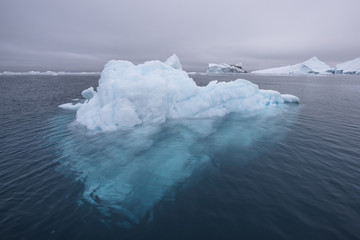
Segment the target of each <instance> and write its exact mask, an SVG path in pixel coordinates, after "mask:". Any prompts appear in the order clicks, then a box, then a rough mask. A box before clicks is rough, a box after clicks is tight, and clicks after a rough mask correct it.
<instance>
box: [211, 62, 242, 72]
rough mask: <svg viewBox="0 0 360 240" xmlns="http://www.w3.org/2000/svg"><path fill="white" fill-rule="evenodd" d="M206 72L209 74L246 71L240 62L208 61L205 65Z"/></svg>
mask: <svg viewBox="0 0 360 240" xmlns="http://www.w3.org/2000/svg"><path fill="white" fill-rule="evenodd" d="M206 73H209V74H226V73H246V71H245V70H243V66H242V64H241V63H237V64H228V63H220V64H217V63H209V64H208V65H207V67H206Z"/></svg>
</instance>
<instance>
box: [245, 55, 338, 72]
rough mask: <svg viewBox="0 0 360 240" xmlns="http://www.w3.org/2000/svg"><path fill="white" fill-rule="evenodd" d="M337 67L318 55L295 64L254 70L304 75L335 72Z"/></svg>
mask: <svg viewBox="0 0 360 240" xmlns="http://www.w3.org/2000/svg"><path fill="white" fill-rule="evenodd" d="M335 71H336V70H335V68H331V67H330V66H329V65H327V64H326V63H324V62H322V61H320V60H319V59H318V58H317V57H312V58H310V59H309V60H307V61H305V62H303V63H298V64H295V65H290V66H285V67H278V68H269V69H264V70H258V71H253V72H252V73H255V74H274V75H304V74H334V73H335Z"/></svg>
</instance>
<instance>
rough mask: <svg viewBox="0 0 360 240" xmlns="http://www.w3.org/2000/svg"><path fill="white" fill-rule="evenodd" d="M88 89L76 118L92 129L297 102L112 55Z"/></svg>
mask: <svg viewBox="0 0 360 240" xmlns="http://www.w3.org/2000/svg"><path fill="white" fill-rule="evenodd" d="M88 92H91V94H90V95H91V96H92V97H91V98H88V101H87V102H85V103H83V104H82V105H81V106H80V107H79V109H78V110H77V114H76V121H77V122H78V123H80V124H83V125H84V126H86V127H87V128H88V129H91V130H97V131H114V130H117V129H124V128H130V127H133V126H136V125H140V124H144V123H163V122H165V121H166V120H167V119H178V118H212V117H222V116H224V115H226V114H228V113H231V112H244V113H245V112H255V111H259V110H261V109H264V108H266V107H271V105H276V104H282V103H287V102H295V103H298V102H299V99H298V98H296V97H289V96H290V95H285V97H284V96H283V95H281V94H280V93H279V92H276V91H264V90H259V87H258V86H257V85H255V84H253V83H251V82H249V81H247V80H242V79H238V80H236V81H232V82H217V81H212V82H210V83H209V84H208V85H207V86H205V87H198V86H197V85H196V84H195V82H194V81H193V80H192V79H191V78H190V77H189V76H188V74H187V73H186V72H185V71H183V70H180V69H176V68H173V66H169V65H168V64H165V63H163V62H160V61H148V62H145V63H143V64H139V65H134V64H133V63H131V62H128V61H122V60H118V61H116V60H112V61H110V62H108V63H107V64H106V65H105V68H104V70H103V71H102V73H101V77H100V79H99V86H98V87H97V92H95V91H93V90H92V89H91V88H89V89H87V90H86V91H85V93H88ZM85 95H86V96H87V94H85ZM86 98H87V97H86Z"/></svg>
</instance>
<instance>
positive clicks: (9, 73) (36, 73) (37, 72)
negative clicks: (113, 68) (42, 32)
mask: <svg viewBox="0 0 360 240" xmlns="http://www.w3.org/2000/svg"><path fill="white" fill-rule="evenodd" d="M99 74H100V72H53V71H46V72H39V71H29V72H8V71H5V72H0V75H21V76H22V75H24V76H27V75H45V76H58V75H99Z"/></svg>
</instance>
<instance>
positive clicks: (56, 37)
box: [0, 0, 360, 71]
mask: <svg viewBox="0 0 360 240" xmlns="http://www.w3.org/2000/svg"><path fill="white" fill-rule="evenodd" d="M359 7H360V2H359V1H358V0H343V1H336V0H327V1H325V0H312V1H310V0H302V1H300V0H294V1H288V0H273V1H267V0H252V1H236V0H224V1H205V0H198V1H190V0H182V1H179V0H173V1H167V0H152V1H146V0H143V1H141V0H132V1H130V0H122V1H115V0H102V1H100V0H97V1H95V0H93V1H87V0H77V1H73V0H72V1H70V0H62V1H56V0H32V1H28V0H2V1H1V2H0V32H1V35H0V71H5V70H17V71H21V70H24V71H25V70H66V71H69V70H70V71H86V70H88V71H93V70H94V71H98V70H101V69H102V66H103V65H104V63H106V61H108V60H110V59H127V60H131V61H134V62H136V63H140V62H142V61H144V60H150V59H160V60H164V59H166V58H167V57H168V56H170V55H171V54H172V53H177V54H178V55H179V57H180V59H181V60H182V62H183V65H184V67H185V68H187V69H189V70H204V69H205V66H206V64H207V63H208V62H229V63H236V62H242V63H243V64H244V65H245V67H246V68H248V69H249V68H250V70H252V69H261V68H266V67H275V66H279V65H286V64H294V63H297V62H300V61H304V60H306V59H307V58H310V57H312V56H313V55H317V56H318V57H319V58H320V59H322V60H324V61H326V62H327V63H329V64H336V63H338V62H342V61H346V60H350V59H353V58H355V57H359V56H360V33H359V31H357V23H359V22H360V15H359V14H358V9H359Z"/></svg>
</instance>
